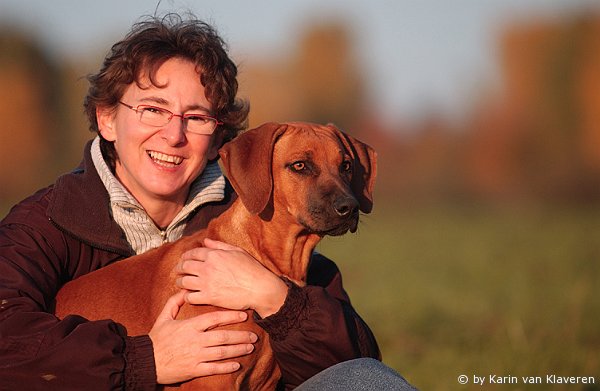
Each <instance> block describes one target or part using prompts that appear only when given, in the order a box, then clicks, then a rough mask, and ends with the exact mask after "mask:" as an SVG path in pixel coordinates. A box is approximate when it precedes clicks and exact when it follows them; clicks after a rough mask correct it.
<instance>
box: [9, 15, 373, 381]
mask: <svg viewBox="0 0 600 391" xmlns="http://www.w3.org/2000/svg"><path fill="white" fill-rule="evenodd" d="M236 76H237V69H236V66H235V65H234V63H233V62H232V61H231V60H230V59H229V57H228V55H227V53H226V51H225V50H224V44H223V41H222V40H221V38H220V37H219V36H218V35H217V33H216V32H215V31H214V30H213V29H212V28H211V27H210V26H208V25H206V24H205V23H203V22H200V21H197V20H182V19H181V18H180V17H179V16H177V15H168V16H167V17H165V18H163V19H156V18H151V19H149V20H147V21H144V22H141V23H138V24H136V25H134V27H133V29H132V31H131V32H130V33H129V34H128V35H127V36H126V37H125V38H124V39H123V40H122V41H120V42H118V43H116V44H115V45H114V46H113V47H112V49H111V52H110V53H109V54H108V56H107V57H106V58H105V60H104V63H103V65H102V68H101V69H100V71H99V72H98V73H97V74H95V75H92V76H90V77H89V81H90V88H89V91H88V95H87V97H86V99H85V103H84V107H85V112H86V114H87V116H88V119H89V121H90V128H91V130H93V131H94V132H96V133H97V137H96V138H95V139H94V140H93V142H90V143H88V144H87V145H86V147H85V150H84V157H83V161H82V163H81V165H80V166H79V167H78V168H77V169H76V170H75V171H73V172H71V173H68V174H66V175H64V176H62V177H60V178H58V180H57V181H56V183H55V184H54V185H52V186H50V187H48V188H45V189H42V190H40V191H38V192H37V193H35V194H34V195H33V196H31V197H29V198H27V199H26V200H24V201H22V202H21V203H20V204H18V205H16V206H15V207H14V208H13V209H12V210H11V212H10V213H9V214H8V215H7V216H6V218H5V219H4V220H3V221H2V223H1V224H0V298H1V299H2V302H1V305H0V389H11V388H14V387H17V388H21V389H28V390H34V389H53V390H59V389H73V388H75V389H78V388H82V389H83V388H85V389H99V390H106V389H127V390H137V389H140V390H142V389H154V388H155V387H156V384H157V383H158V384H171V383H176V382H180V381H185V380H188V379H191V378H194V377H198V376H209V375H213V374H220V373H228V372H232V371H235V370H237V369H238V367H239V364H238V363H237V362H236V360H235V358H236V357H239V356H241V355H244V354H251V352H252V349H253V345H252V344H253V343H254V342H255V341H256V335H254V334H252V333H247V332H236V331H225V332H223V331H214V330H212V328H213V327H214V326H216V325H220V324H228V323H235V322H240V321H243V320H244V319H245V314H244V313H243V312H240V311H235V310H236V309H245V308H251V309H254V310H255V311H256V313H257V314H258V315H259V316H260V317H261V320H259V321H258V323H259V324H260V325H261V326H262V327H263V328H264V329H265V330H266V331H267V332H268V333H269V336H270V339H271V341H272V346H273V349H274V351H275V352H276V359H277V360H278V363H279V365H280V367H281V369H282V376H283V379H282V382H283V383H284V384H285V385H286V386H288V387H294V386H297V385H299V384H301V383H302V382H304V381H305V380H306V379H308V378H309V377H311V376H313V375H315V374H316V373H319V372H321V371H322V370H323V369H325V368H328V367H331V366H332V365H334V364H337V363H340V362H343V361H346V360H350V359H354V358H357V357H375V358H378V357H379V356H380V353H379V349H378V347H377V344H376V342H375V339H374V337H373V334H372V333H371V331H370V330H369V328H368V326H367V325H366V324H365V323H364V322H363V321H362V320H361V319H360V317H359V316H358V315H357V314H356V312H355V311H354V309H353V308H352V306H351V304H350V302H349V299H348V297H347V295H346V293H345V291H344V289H343V287H342V284H341V277H340V275H339V271H338V269H337V268H336V266H335V264H334V263H333V262H331V261H329V260H327V259H326V258H324V257H322V256H318V255H316V256H315V257H314V259H313V262H312V266H311V268H310V270H309V275H308V282H309V285H308V286H306V287H304V288H299V287H297V286H295V285H293V284H291V283H289V282H288V283H286V282H284V281H283V280H281V279H279V278H278V277H277V276H275V275H273V274H272V273H271V272H269V271H268V270H267V269H265V268H263V267H262V266H261V265H260V264H259V263H258V262H257V261H256V260H254V259H253V258H252V257H250V256H249V255H248V254H247V253H245V252H244V251H242V250H241V249H238V248H236V247H232V246H229V245H227V244H225V243H220V242H214V241H207V243H206V245H207V247H206V248H202V249H197V250H195V251H194V252H193V253H192V254H193V256H194V257H195V258H194V260H192V261H188V262H186V263H185V264H182V265H181V267H180V269H181V273H182V275H186V276H187V277H186V278H180V279H179V280H178V282H177V283H178V285H179V286H180V287H181V288H183V289H184V290H185V292H186V293H185V294H181V295H178V296H175V297H173V298H172V299H171V300H169V301H168V302H167V303H166V304H165V307H164V309H163V312H162V314H161V315H160V316H159V318H158V319H157V320H156V322H155V324H154V326H153V328H152V330H151V331H150V332H149V334H148V335H141V336H130V335H127V331H126V330H125V329H124V328H123V327H122V326H120V325H119V324H116V323H114V322H112V321H110V320H103V321H87V320H86V319H83V318H81V317H78V316H76V315H73V316H67V317H65V318H64V319H62V320H58V319H57V318H56V317H54V316H53V315H52V312H53V299H54V296H55V294H56V292H57V291H58V290H59V289H60V287H61V286H62V285H63V284H64V283H65V282H67V281H69V280H72V279H74V278H77V277H79V276H81V275H83V274H86V273H89V272H91V271H93V270H96V269H98V268H101V267H103V266H106V265H108V264H110V263H112V262H116V261H119V260H121V259H123V258H126V257H129V256H131V255H134V254H139V253H142V252H144V251H146V250H148V249H150V248H153V247H156V246H159V245H160V244H161V243H164V242H166V241H174V240H176V239H178V238H179V237H181V236H182V235H186V234H189V233H190V232H193V231H195V230H197V229H200V228H202V227H204V226H206V224H207V222H208V221H209V220H210V219H211V218H212V217H214V216H216V215H218V214H219V213H220V212H221V211H222V210H224V209H225V208H226V207H227V205H228V204H229V203H230V201H231V199H232V191H231V188H230V187H229V186H228V184H227V183H226V181H225V179H224V178H223V176H222V175H221V173H220V170H219V168H218V165H217V163H216V161H215V160H216V157H217V150H218V148H219V147H220V146H221V145H222V144H223V143H224V142H226V141H228V140H230V139H231V138H233V137H235V135H236V134H237V133H238V132H239V131H240V130H242V129H243V128H244V127H245V124H246V120H247V115H248V106H247V105H246V104H245V103H244V102H242V101H240V100H238V99H237V98H236V94H237V81H236ZM217 258H218V259H220V261H219V262H214V260H215V259H217ZM209 264H210V265H212V266H213V267H212V268H207V267H206V265H209ZM225 269H227V270H229V271H232V273H233V276H232V278H231V279H223V278H222V273H221V271H222V270H225ZM140 277H141V278H142V277H143V276H140ZM248 279H252V281H253V283H252V284H245V283H244V282H245V281H247V280H248ZM248 285H250V286H252V288H251V289H248V288H246V286H248ZM224 287H227V288H226V289H225V288H224ZM200 289H201V290H202V292H203V293H204V294H205V295H206V296H208V297H214V298H215V299H214V300H215V301H218V302H215V301H210V300H209V301H207V300H206V298H205V297H206V296H204V297H202V296H199V295H198V291H199V290H200ZM217 293H218V294H217ZM184 301H187V302H189V303H192V304H198V303H200V302H201V303H206V304H217V305H220V306H222V307H224V308H229V309H231V310H228V311H221V312H218V313H217V314H216V315H204V316H198V317H196V318H193V319H186V320H175V319H174V318H175V315H176V313H177V310H178V308H179V307H180V306H181V305H182V304H183V302H184ZM315 341H318V342H315ZM221 359H225V360H224V361H219V362H216V360H221ZM17 388H15V389H17Z"/></svg>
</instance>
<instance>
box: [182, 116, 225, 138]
mask: <svg viewBox="0 0 600 391" xmlns="http://www.w3.org/2000/svg"><path fill="white" fill-rule="evenodd" d="M185 120H186V126H187V131H188V132H190V133H196V134H212V133H213V132H214V131H215V128H216V127H217V120H215V119H214V118H211V117H206V116H204V115H195V114H190V115H186V116H185Z"/></svg>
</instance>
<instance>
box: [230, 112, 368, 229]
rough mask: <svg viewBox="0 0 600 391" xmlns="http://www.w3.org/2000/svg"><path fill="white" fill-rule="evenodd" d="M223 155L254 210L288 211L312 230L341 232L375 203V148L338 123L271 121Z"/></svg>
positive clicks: (239, 191) (243, 136)
mask: <svg viewBox="0 0 600 391" xmlns="http://www.w3.org/2000/svg"><path fill="white" fill-rule="evenodd" d="M219 154H220V156H221V160H222V165H223V168H224V170H225V174H226V175H227V177H228V179H229V180H230V182H231V184H232V186H233V188H234V189H235V191H236V192H237V194H238V196H239V197H240V199H241V201H242V202H243V204H244V206H245V207H246V208H247V209H248V210H249V211H250V212H251V213H254V214H260V213H263V214H267V215H268V214H269V213H273V211H274V210H286V211H287V213H288V214H289V215H290V216H292V218H293V219H294V220H295V222H296V223H299V224H301V225H302V226H304V227H305V228H306V229H307V230H308V231H310V232H312V233H317V234H320V235H341V234H344V233H345V232H346V231H348V230H350V231H351V232H354V231H356V227H357V224H358V217H359V210H360V211H362V212H364V213H369V212H371V209H372V207H373V186H374V182H375V175H376V153H375V151H374V150H373V149H372V148H371V147H369V146H368V145H366V144H364V143H362V142H360V141H358V140H356V139H354V138H352V137H350V136H348V135H347V134H345V133H343V132H342V131H340V130H339V129H338V128H336V127H335V126H333V125H316V124H309V123H300V122H296V123H286V124H277V123H267V124H264V125H261V126H259V127H258V128H255V129H252V130H249V131H247V132H245V133H243V134H241V135H240V136H238V137H237V138H236V139H234V140H233V141H231V142H229V143H227V144H225V145H224V146H223V147H222V148H221V150H220V151H219Z"/></svg>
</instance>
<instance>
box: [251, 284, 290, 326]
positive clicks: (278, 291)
mask: <svg viewBox="0 0 600 391" xmlns="http://www.w3.org/2000/svg"><path fill="white" fill-rule="evenodd" d="M273 277H274V278H272V279H269V283H267V284H266V285H265V287H264V288H263V289H262V290H261V292H260V294H259V295H258V297H257V299H256V301H255V305H254V306H253V309H254V311H256V313H257V314H258V315H259V316H260V317H261V318H263V319H264V318H266V317H268V316H271V315H273V314H275V313H276V312H278V311H279V309H280V308H281V307H282V306H283V303H285V299H286V297H287V294H288V286H287V285H286V284H285V282H283V280H281V279H280V278H279V277H277V276H275V275H273Z"/></svg>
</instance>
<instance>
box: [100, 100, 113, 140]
mask: <svg viewBox="0 0 600 391" xmlns="http://www.w3.org/2000/svg"><path fill="white" fill-rule="evenodd" d="M114 120H115V111H114V110H113V109H110V108H106V107H96V121H98V130H99V131H100V134H101V135H102V137H103V138H104V139H105V140H106V141H116V139H117V134H116V131H115V127H114Z"/></svg>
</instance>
